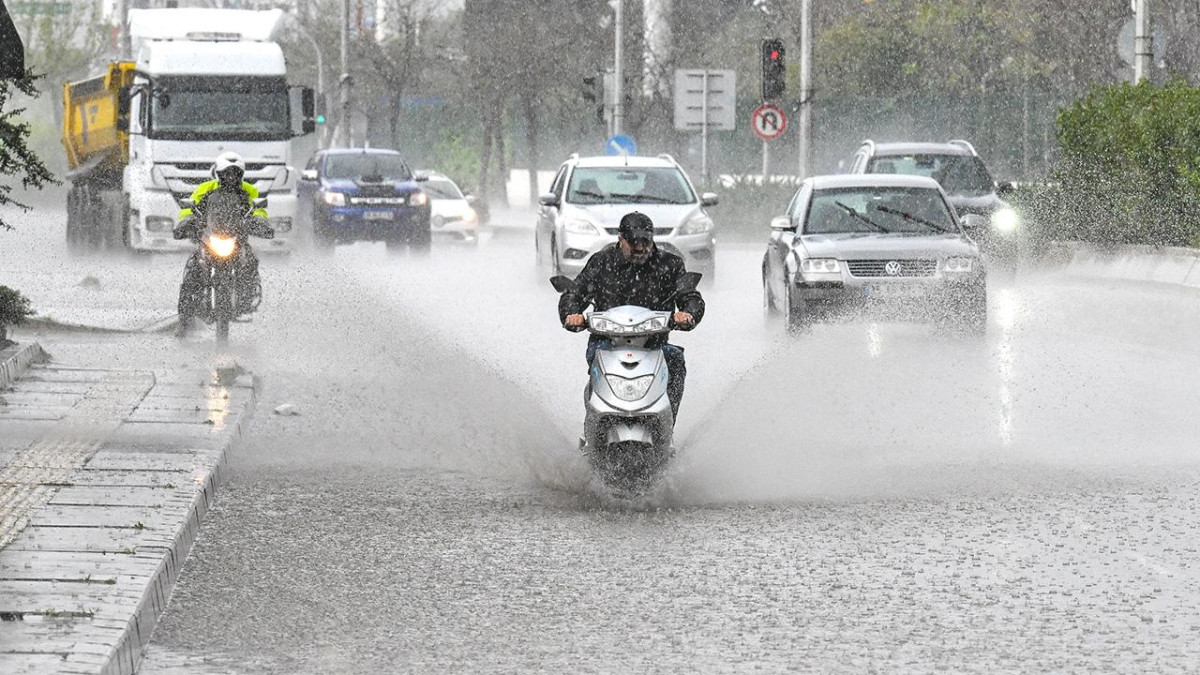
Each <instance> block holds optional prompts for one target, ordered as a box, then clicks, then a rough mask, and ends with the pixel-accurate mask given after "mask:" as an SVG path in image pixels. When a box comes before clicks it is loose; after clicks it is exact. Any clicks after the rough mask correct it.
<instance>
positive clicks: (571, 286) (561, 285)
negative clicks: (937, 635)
mask: <svg viewBox="0 0 1200 675" xmlns="http://www.w3.org/2000/svg"><path fill="white" fill-rule="evenodd" d="M550 285H551V286H553V287H554V290H556V291H558V292H559V293H566V292H567V291H572V290H575V288H576V287H577V286H578V284H576V283H575V282H574V281H573V280H572V279H571V278H570V277H565V276H563V275H561V274H560V275H558V276H556V277H550Z"/></svg>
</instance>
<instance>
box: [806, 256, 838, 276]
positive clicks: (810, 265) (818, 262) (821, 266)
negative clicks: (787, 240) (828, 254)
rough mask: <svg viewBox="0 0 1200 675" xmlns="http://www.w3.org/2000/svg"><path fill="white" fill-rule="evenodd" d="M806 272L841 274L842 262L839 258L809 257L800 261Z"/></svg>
mask: <svg viewBox="0 0 1200 675" xmlns="http://www.w3.org/2000/svg"><path fill="white" fill-rule="evenodd" d="M800 271H801V272H803V273H804V274H841V272H842V263H841V262H840V261H839V260H838V259H837V258H807V259H805V260H801V261H800Z"/></svg>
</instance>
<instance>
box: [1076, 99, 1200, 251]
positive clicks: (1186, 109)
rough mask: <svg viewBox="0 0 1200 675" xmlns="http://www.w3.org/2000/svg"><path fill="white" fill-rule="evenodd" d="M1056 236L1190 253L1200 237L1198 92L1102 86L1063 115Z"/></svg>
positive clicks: (1199, 121)
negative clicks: (1185, 248) (1168, 247)
mask: <svg viewBox="0 0 1200 675" xmlns="http://www.w3.org/2000/svg"><path fill="white" fill-rule="evenodd" d="M1057 131H1058V139H1059V143H1060V145H1061V146H1062V153H1063V161H1062V163H1061V164H1060V166H1059V167H1058V168H1057V170H1056V178H1057V180H1058V181H1060V182H1061V184H1062V198H1063V199H1064V200H1065V203H1063V204H1062V205H1061V207H1060V209H1059V218H1058V219H1057V222H1056V223H1055V227H1054V236H1056V237H1057V238H1067V239H1078V240H1085V241H1095V242H1108V243H1137V244H1152V245H1172V246H1186V245H1190V244H1193V243H1195V241H1196V239H1197V237H1198V236H1200V88H1196V87H1191V86H1188V85H1187V83H1186V82H1184V81H1183V80H1181V79H1176V80H1172V81H1170V82H1168V83H1166V84H1164V85H1161V86H1158V85H1154V84H1152V83H1150V82H1148V81H1143V82H1141V83H1139V84H1137V85H1131V84H1128V83H1123V84H1119V85H1115V86H1109V87H1097V88H1095V89H1093V90H1092V92H1091V93H1090V94H1088V95H1087V96H1086V97H1084V98H1083V99H1081V100H1079V101H1077V102H1076V103H1075V104H1074V105H1072V106H1070V107H1068V108H1066V109H1064V110H1063V111H1062V112H1061V113H1060V114H1059V116H1058V123H1057Z"/></svg>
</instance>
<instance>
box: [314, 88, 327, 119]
mask: <svg viewBox="0 0 1200 675" xmlns="http://www.w3.org/2000/svg"><path fill="white" fill-rule="evenodd" d="M316 119H317V124H325V94H324V93H321V94H317V117H316Z"/></svg>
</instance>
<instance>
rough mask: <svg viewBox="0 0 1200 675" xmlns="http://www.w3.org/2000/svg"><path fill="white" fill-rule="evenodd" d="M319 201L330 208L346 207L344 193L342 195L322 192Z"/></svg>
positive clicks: (340, 193)
mask: <svg viewBox="0 0 1200 675" xmlns="http://www.w3.org/2000/svg"><path fill="white" fill-rule="evenodd" d="M321 199H323V200H325V203H326V204H328V205H330V206H345V205H346V193H344V192H332V191H327V192H323V193H321Z"/></svg>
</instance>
